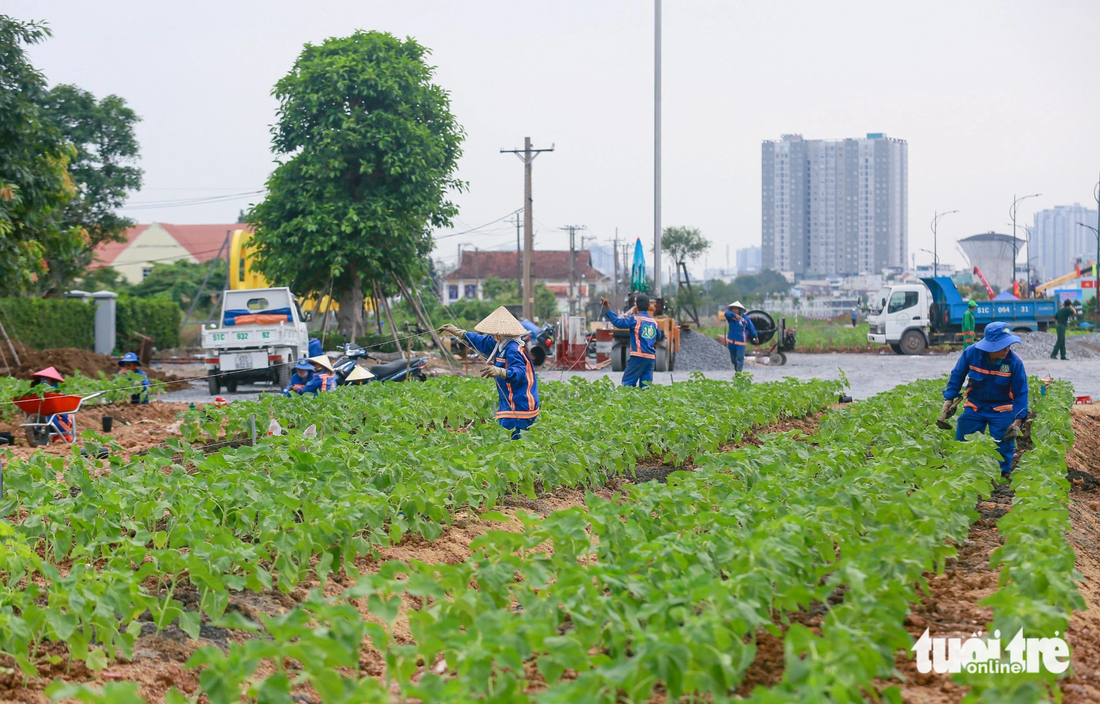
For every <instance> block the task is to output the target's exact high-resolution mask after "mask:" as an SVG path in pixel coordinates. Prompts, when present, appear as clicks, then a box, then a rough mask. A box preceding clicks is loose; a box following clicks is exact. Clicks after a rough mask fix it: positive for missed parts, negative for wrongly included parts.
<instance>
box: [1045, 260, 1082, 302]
mask: <svg viewBox="0 0 1100 704" xmlns="http://www.w3.org/2000/svg"><path fill="white" fill-rule="evenodd" d="M1080 276H1081V265H1080V264H1078V265H1077V268H1076V269H1075V270H1074V271H1071V272H1069V273H1068V274H1063V275H1062V276H1059V277H1058V278H1056V279H1051V280H1050V281H1047V282H1046V283H1042V284H1039V285H1038V286H1036V287H1035V293H1036V294H1037V295H1040V296H1045V295H1046V293H1047V289H1048V288H1050V287H1051V286H1057V285H1059V284H1064V283H1066V282H1067V281H1072V280H1074V279H1076V278H1079V277H1080Z"/></svg>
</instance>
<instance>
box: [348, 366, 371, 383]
mask: <svg viewBox="0 0 1100 704" xmlns="http://www.w3.org/2000/svg"><path fill="white" fill-rule="evenodd" d="M373 378H374V374H371V373H370V372H369V371H368V370H367V369H365V368H364V367H359V366H357V367H355V369H352V370H351V373H350V374H348V379H347V380H348V381H364V380H366V379H373Z"/></svg>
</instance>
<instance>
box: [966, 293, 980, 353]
mask: <svg viewBox="0 0 1100 704" xmlns="http://www.w3.org/2000/svg"><path fill="white" fill-rule="evenodd" d="M977 307H978V303H977V301H971V302H970V305H968V306H967V307H966V312H965V313H963V349H964V350H965V349H966V348H967V347H970V346H971V345H973V344H974V335H975V333H974V309H975V308H977Z"/></svg>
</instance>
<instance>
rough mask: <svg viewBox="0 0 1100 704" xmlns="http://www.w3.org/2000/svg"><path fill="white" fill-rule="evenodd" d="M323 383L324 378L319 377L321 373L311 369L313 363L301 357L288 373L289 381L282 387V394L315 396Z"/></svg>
mask: <svg viewBox="0 0 1100 704" xmlns="http://www.w3.org/2000/svg"><path fill="white" fill-rule="evenodd" d="M323 383H324V380H323V379H321V375H320V374H317V373H315V372H314V371H313V363H312V362H310V361H309V360H308V359H306V358H305V357H303V358H301V359H299V360H298V363H297V364H295V365H294V373H293V374H291V375H290V383H289V384H288V385H287V387H286V388H285V389H283V396H293V395H294V394H298V395H299V396H305V395H306V394H312V395H314V396H316V395H317V392H318V391H320V390H321V384H323Z"/></svg>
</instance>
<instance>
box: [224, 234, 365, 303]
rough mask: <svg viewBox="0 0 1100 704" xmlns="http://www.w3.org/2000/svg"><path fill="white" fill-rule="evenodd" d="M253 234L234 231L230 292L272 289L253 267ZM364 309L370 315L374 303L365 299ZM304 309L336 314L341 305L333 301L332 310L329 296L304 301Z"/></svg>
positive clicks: (254, 250)
mask: <svg viewBox="0 0 1100 704" xmlns="http://www.w3.org/2000/svg"><path fill="white" fill-rule="evenodd" d="M251 245H252V233H251V232H249V231H248V230H234V231H233V232H232V233H231V234H230V240H229V288H230V290H234V291H235V290H237V289H244V288H270V287H271V286H272V285H273V284H272V283H271V282H269V281H268V280H267V279H266V278H264V275H263V274H261V273H260V272H259V271H258V270H256V269H254V268H253V267H252V266H251V262H252V258H253V257H254V256H255V255H256V248H255V247H252V246H251ZM363 308H364V310H366V311H367V312H368V313H373V312H374V301H373V300H372V299H371V298H364V299H363ZM302 309H303V310H308V311H311V312H313V313H314V314H320V313H323V312H324V311H326V310H332V311H333V312H334V313H335V312H336V311H338V310H340V304H339V303H338V302H336V301H335V300H334V301H332V304H331V308H330V307H329V304H328V296H321V297H320V298H319V299H317V298H309V299H306V300H303V301H302Z"/></svg>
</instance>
